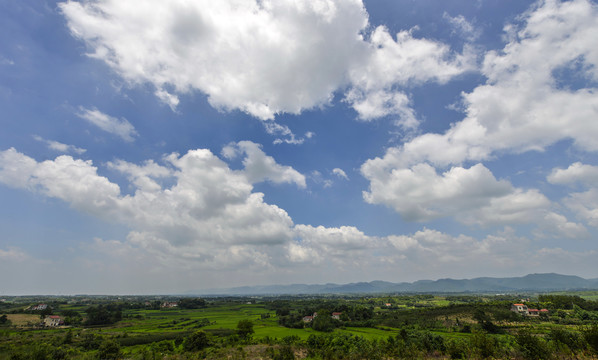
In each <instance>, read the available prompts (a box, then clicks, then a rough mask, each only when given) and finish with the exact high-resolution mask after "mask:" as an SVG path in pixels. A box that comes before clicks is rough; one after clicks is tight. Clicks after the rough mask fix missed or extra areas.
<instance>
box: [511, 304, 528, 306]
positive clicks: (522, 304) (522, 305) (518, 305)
mask: <svg viewBox="0 0 598 360" xmlns="http://www.w3.org/2000/svg"><path fill="white" fill-rule="evenodd" d="M513 305H515V306H525V305H523V304H513Z"/></svg>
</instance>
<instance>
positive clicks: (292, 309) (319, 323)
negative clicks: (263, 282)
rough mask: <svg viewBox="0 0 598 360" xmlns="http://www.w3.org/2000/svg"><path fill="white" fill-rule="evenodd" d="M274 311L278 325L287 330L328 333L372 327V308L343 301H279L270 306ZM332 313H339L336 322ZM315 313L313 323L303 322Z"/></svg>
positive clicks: (373, 323)
mask: <svg viewBox="0 0 598 360" xmlns="http://www.w3.org/2000/svg"><path fill="white" fill-rule="evenodd" d="M270 308H272V309H274V310H275V311H276V315H277V316H278V323H279V324H280V325H282V326H284V327H288V328H304V327H312V328H314V329H316V330H318V331H325V332H329V331H332V330H334V329H335V328H337V327H342V326H352V327H366V326H374V325H375V322H374V321H372V320H373V318H374V315H375V314H374V309H373V307H372V306H366V305H361V304H351V303H347V302H344V301H313V300H310V301H302V302H295V303H293V304H291V303H289V302H284V301H279V302H275V303H273V304H271V305H270ZM333 312H336V313H340V318H339V319H338V320H336V319H333V318H332V317H331V314H332V313H333ZM314 313H317V314H318V316H316V317H315V318H314V319H313V321H311V322H307V323H306V322H304V321H303V317H305V316H311V315H313V314H314Z"/></svg>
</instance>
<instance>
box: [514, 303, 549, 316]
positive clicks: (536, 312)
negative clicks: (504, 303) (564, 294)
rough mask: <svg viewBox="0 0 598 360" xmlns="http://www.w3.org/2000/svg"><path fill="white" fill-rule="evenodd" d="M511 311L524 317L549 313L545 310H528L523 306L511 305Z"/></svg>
mask: <svg viewBox="0 0 598 360" xmlns="http://www.w3.org/2000/svg"><path fill="white" fill-rule="evenodd" d="M511 311H514V312H516V313H518V314H520V315H524V316H540V315H541V314H545V315H548V314H549V313H550V311H548V310H547V309H540V310H538V309H528V308H527V306H526V305H524V304H513V305H511Z"/></svg>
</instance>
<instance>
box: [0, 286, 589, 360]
mask: <svg viewBox="0 0 598 360" xmlns="http://www.w3.org/2000/svg"><path fill="white" fill-rule="evenodd" d="M580 295H581V296H580ZM596 295H597V293H592V292H585V293H580V294H571V293H569V294H565V293H559V294H542V295H537V296H533V295H532V296H530V295H517V296H515V295H509V296H506V295H502V296H481V295H460V296H455V295H451V296H448V295H447V296H440V295H400V296H399V295H388V296H379V297H373V296H368V297H344V298H342V297H286V298H285V297H272V298H266V297H264V298H238V297H237V298H235V297H231V298H211V299H199V298H184V299H181V298H174V297H170V298H169V297H123V298H117V297H83V296H78V297H62V298H61V297H45V298H44V297H37V298H35V297H12V298H7V299H3V302H0V360H4V359H196V358H197V359H227V358H228V359H413V358H421V359H424V358H435V359H449V358H450V359H484V358H508V359H569V358H578V359H584V358H587V359H590V358H596V356H597V355H598V300H595V299H596V298H597V297H596ZM522 297H526V298H528V297H530V298H529V299H526V302H525V303H526V305H527V306H528V307H530V308H537V309H541V308H545V309H548V310H549V313H548V314H543V315H542V316H533V317H532V316H522V315H520V314H518V313H515V312H512V311H510V307H511V305H512V304H513V303H515V302H521V301H522V300H521V298H522ZM40 304H45V305H46V307H45V308H43V309H41V310H40V309H39V308H41V307H40V306H39V305H40ZM175 304H176V306H175ZM314 313H316V314H317V316H315V317H313V318H309V316H313V315H314ZM333 313H334V315H335V316H334V318H333V316H332V315H333ZM48 316H54V319H58V318H57V316H59V317H60V321H61V322H62V323H61V325H60V326H47V325H46V326H43V325H41V323H42V321H43V319H49V318H48ZM306 317H308V318H306Z"/></svg>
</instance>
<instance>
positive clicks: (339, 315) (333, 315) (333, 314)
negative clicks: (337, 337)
mask: <svg viewBox="0 0 598 360" xmlns="http://www.w3.org/2000/svg"><path fill="white" fill-rule="evenodd" d="M341 314H342V313H340V312H333V313H332V318H333V319H336V320H340V319H341Z"/></svg>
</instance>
